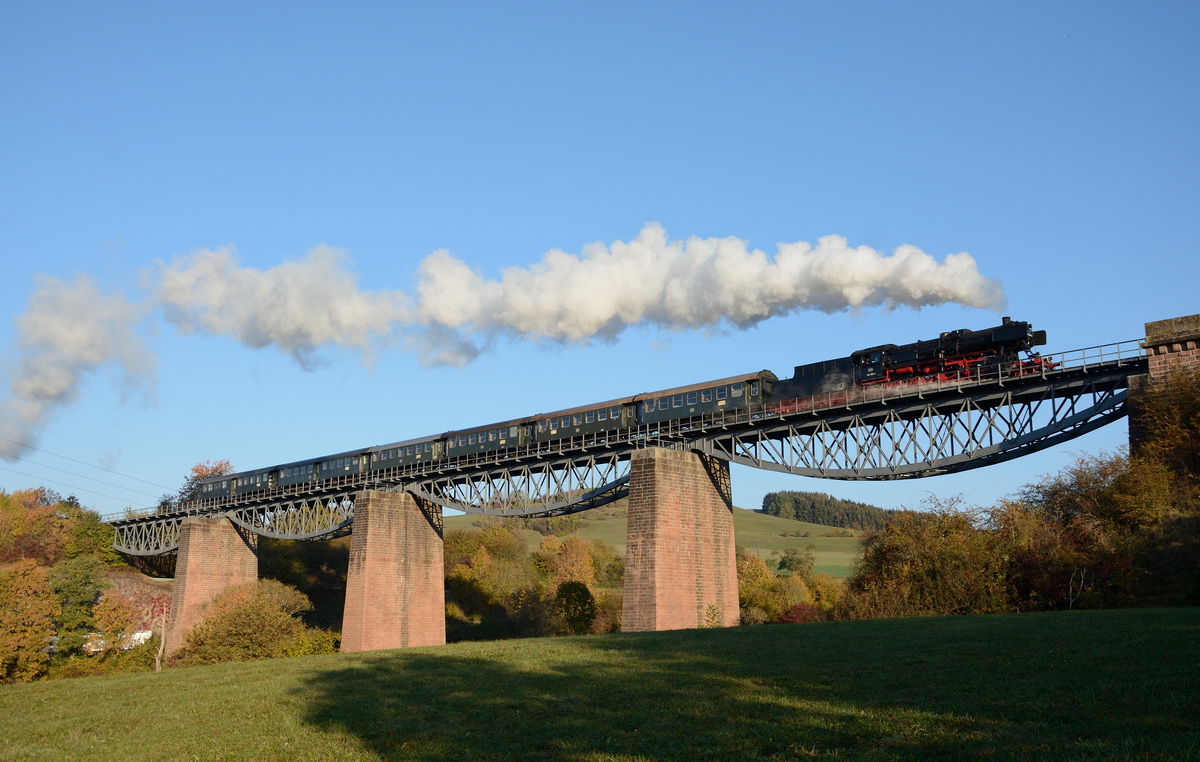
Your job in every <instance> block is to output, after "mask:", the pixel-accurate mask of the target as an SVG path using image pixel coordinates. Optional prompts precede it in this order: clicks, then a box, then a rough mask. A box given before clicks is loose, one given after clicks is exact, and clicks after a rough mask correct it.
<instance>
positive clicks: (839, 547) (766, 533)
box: [445, 508, 861, 577]
mask: <svg viewBox="0 0 1200 762" xmlns="http://www.w3.org/2000/svg"><path fill="white" fill-rule="evenodd" d="M579 517H580V518H581V519H583V520H585V521H587V523H588V525H587V526H586V527H584V528H583V529H581V530H580V531H578V532H576V534H577V535H578V536H579V537H581V538H582V539H584V540H597V539H599V540H604V541H605V542H607V543H608V544H610V545H615V546H616V548H617V550H619V551H620V552H621V554H622V555H624V554H625V519H621V518H612V519H592V518H589V517H588V514H587V513H583V514H580V516H579ZM474 520H475V517H474V516H447V517H446V519H445V525H446V527H447V528H459V529H461V528H465V527H469V526H471V522H472V521H474ZM733 528H734V532H735V534H736V538H737V543H738V545H741V546H743V547H745V548H747V549H749V550H751V551H754V552H755V553H761V554H762V557H763V559H764V560H766V561H770V560H771V553H772V552H780V553H782V552H783V551H784V550H786V549H787V548H800V549H801V550H804V549H806V548H808V546H809V545H812V546H814V547H813V550H812V552H813V557H814V560H815V562H816V569H817V571H823V572H826V573H828V574H830V575H832V576H834V577H845V576H848V575H849V574H850V567H851V565H853V563H854V561H855V559H857V558H858V541H859V535H861V533H860V532H854V535H855V536H853V537H822V536H821V535H827V534H832V533H834V532H836V531H838V530H837V529H836V528H834V527H827V526H821V525H820V524H809V523H807V522H803V521H793V520H791V519H781V518H778V517H777V516H768V515H766V514H763V513H758V512H757V511H747V510H743V509H741V508H735V509H734V513H733ZM795 532H799V533H801V534H804V533H805V532H807V533H808V534H809V535H810V536H809V537H795V536H793V534H794V533H795ZM783 534H787V535H788V536H787V537H783V536H781V535H783ZM525 539H526V541H527V542H528V543H529V546H530V547H531V548H536V547H537V545H538V543H539V542H541V535H539V534H538V533H537V532H534V531H532V530H526V531H525Z"/></svg>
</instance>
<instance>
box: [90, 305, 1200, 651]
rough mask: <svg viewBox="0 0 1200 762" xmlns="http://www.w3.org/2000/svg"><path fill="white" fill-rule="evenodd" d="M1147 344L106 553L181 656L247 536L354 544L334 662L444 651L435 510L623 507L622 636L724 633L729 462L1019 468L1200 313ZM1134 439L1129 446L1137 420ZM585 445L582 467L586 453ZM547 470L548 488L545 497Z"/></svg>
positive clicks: (365, 488) (1193, 352)
mask: <svg viewBox="0 0 1200 762" xmlns="http://www.w3.org/2000/svg"><path fill="white" fill-rule="evenodd" d="M1145 328H1146V336H1145V339H1144V340H1142V341H1140V342H1138V343H1137V344H1135V345H1133V347H1134V348H1133V351H1132V352H1131V351H1130V349H1129V347H1128V346H1126V347H1125V348H1124V349H1123V350H1122V349H1121V346H1122V345H1108V346H1106V347H1097V348H1092V349H1090V350H1077V351H1076V353H1067V354H1066V355H1064V356H1063V357H1061V358H1059V359H1057V360H1056V361H1055V362H1054V363H1051V364H1050V365H1049V366H1047V367H1053V368H1055V369H1056V370H1054V371H1053V372H1046V373H1043V374H1042V377H1041V378H1038V379H1028V378H1021V379H1000V380H999V382H997V381H996V380H990V381H987V382H984V381H982V380H981V381H980V382H979V383H972V384H956V385H955V388H952V389H943V388H938V389H919V390H916V391H914V392H909V393H905V394H903V395H894V394H889V395H887V396H886V397H877V398H866V397H864V398H862V399H858V398H855V399H848V398H846V397H845V396H844V395H843V396H842V397H840V398H838V399H831V400H826V401H825V402H824V403H821V402H820V401H818V400H815V399H814V401H813V403H812V404H811V405H809V406H807V407H806V408H805V409H804V410H803V411H796V410H792V409H787V410H784V409H772V410H770V411H766V412H761V411H760V413H759V414H757V415H747V416H746V417H745V418H744V419H740V418H730V417H728V416H724V417H722V418H720V419H713V420H703V421H691V422H688V423H687V425H684V426H682V427H665V428H663V429H661V430H656V431H655V432H652V434H653V436H650V435H649V434H650V433H651V432H643V433H642V434H638V435H637V437H638V439H637V441H636V442H635V441H633V440H632V439H631V440H630V441H625V442H614V441H613V440H612V439H608V440H606V441H605V442H604V443H603V444H604V447H601V448H600V449H601V450H605V449H607V450H608V451H610V453H611V455H612V457H611V458H608V459H606V456H603V455H601V456H597V455H596V454H595V452H594V450H595V446H596V445H597V443H596V442H594V441H593V442H590V443H589V442H586V441H582V442H579V443H578V446H577V447H576V448H575V450H573V451H572V452H570V453H565V454H564V453H560V454H559V455H560V456H561V457H560V459H559V460H557V461H554V462H552V463H550V464H549V465H547V466H546V467H545V469H546V470H544V471H542V472H533V471H530V468H529V466H528V465H517V464H520V463H521V462H522V458H521V457H519V456H520V455H521V454H520V453H517V454H515V455H514V458H513V462H512V463H509V464H500V463H499V461H497V464H496V467H497V468H503V469H506V470H503V472H502V473H500V474H499V475H497V474H496V473H493V472H488V471H487V469H484V468H482V466H479V464H476V465H477V466H479V467H477V468H475V469H470V468H465V467H464V466H465V465H470V464H459V467H458V468H457V469H452V470H451V471H452V473H449V474H442V475H438V476H434V477H429V478H426V479H425V481H423V482H420V483H418V484H417V485H416V486H415V487H414V486H412V485H413V483H414V482H413V479H412V476H413V475H411V474H397V475H396V478H395V479H394V480H391V481H385V482H379V481H378V480H376V481H375V482H373V483H370V484H366V483H360V484H348V485H345V486H344V488H343V490H342V492H340V493H338V494H334V493H328V494H325V495H322V496H320V497H319V498H318V499H315V500H312V501H308V502H304V501H298V500H292V499H290V498H289V499H288V500H285V499H284V498H275V499H274V502H270V503H269V504H265V503H263V504H256V505H246V506H215V507H208V508H205V507H204V506H201V507H199V508H195V509H192V510H189V511H186V512H184V513H182V514H180V515H178V516H166V517H152V518H146V519H142V520H137V519H130V520H124V521H114V522H113V524H114V526H115V527H116V529H117V540H116V542H115V545H116V547H117V548H118V549H119V550H123V551H125V552H131V553H137V554H142V555H153V554H158V553H163V552H176V551H177V552H178V559H177V564H176V577H175V582H174V588H173V595H172V613H171V621H170V623H169V625H168V629H167V634H166V649H167V651H168V652H171V651H174V650H176V649H177V648H179V646H180V645H182V643H183V641H184V638H185V637H186V635H187V633H188V631H189V630H190V629H191V628H192V626H193V625H194V624H195V623H196V622H197V621H198V619H199V617H200V615H201V613H202V610H203V607H204V605H205V604H206V603H207V602H209V601H211V600H212V599H213V598H214V597H215V596H216V595H218V594H219V593H220V592H222V591H223V590H225V589H227V588H228V587H230V586H233V585H238V584H243V583H247V582H252V581H254V580H256V579H257V577H258V558H257V554H256V535H257V534H266V535H271V536H277V537H311V538H320V537H334V536H341V535H345V534H346V533H348V532H349V533H350V534H351V551H350V566H349V572H348V577H347V589H346V602H345V613H344V617H343V621H342V650H343V651H345V652H352V651H370V650H378V649H387V648H402V647H411V646H425V645H438V644H442V643H444V642H445V639H446V630H445V590H444V582H443V579H444V564H443V555H442V509H443V506H446V507H455V506H462V507H466V508H467V509H468V511H469V512H477V513H484V514H493V515H524V516H535V515H543V516H544V515H555V514H561V513H570V512H573V511H576V510H584V509H587V508H589V507H594V506H596V505H601V504H604V503H605V502H610V501H611V500H614V499H617V498H618V497H623V496H626V495H627V496H628V498H629V521H628V536H627V542H626V566H625V590H624V610H623V614H622V627H623V629H624V630H626V631H652V630H671V629H685V628H693V627H700V626H704V625H705V624H707V623H711V616H712V614H713V613H714V612H719V620H720V624H722V625H724V626H732V625H736V624H737V622H738V614H739V610H738V595H737V576H736V570H735V568H736V567H735V557H734V529H733V514H732V509H733V505H732V499H731V491H730V479H729V463H730V462H735V463H740V464H745V465H750V466H753V467H758V468H769V469H773V470H779V471H785V472H789V473H795V474H802V475H809V476H821V477H827V478H840V479H896V478H908V477H919V476H928V475H933V474H937V473H945V472H947V471H952V470H965V469H968V468H975V467H981V466H986V465H989V464H991V463H995V462H1000V461H1003V460H1007V459H1011V458H1014V457H1020V456H1022V455H1025V454H1029V453H1031V452H1035V451H1037V450H1039V449H1043V448H1045V447H1050V446H1053V445H1055V444H1057V443H1059V442H1061V441H1065V440H1067V439H1070V438H1072V437H1075V436H1079V435H1081V434H1083V433H1086V432H1087V431H1091V430H1094V429H1095V428H1098V427H1100V426H1103V425H1106V424H1108V423H1111V422H1112V421H1114V420H1117V419H1119V418H1120V417H1123V416H1124V415H1126V414H1128V412H1129V409H1130V407H1131V405H1130V404H1128V403H1130V402H1132V403H1133V404H1132V407H1133V408H1136V398H1137V395H1138V394H1139V393H1144V390H1145V389H1146V388H1147V387H1148V386H1150V385H1152V384H1153V383H1155V382H1156V381H1159V380H1161V379H1163V378H1165V377H1166V376H1167V375H1168V374H1170V373H1171V372H1172V371H1173V370H1174V369H1175V368H1180V367H1182V368H1190V369H1193V370H1195V369H1200V315H1192V316H1188V317H1180V318H1173V319H1170V320H1162V321H1157V322H1152V323H1147V324H1146V326H1145ZM1114 347H1115V348H1117V349H1115V350H1114V349H1113V348H1114ZM1005 381H1007V383H1005ZM1039 417H1040V418H1039ZM1130 432H1131V438H1134V439H1136V436H1137V424H1136V420H1131V422H1130ZM589 445H591V446H592V447H591V449H592V450H593V452H591V453H590V454H587V453H588V451H589ZM622 448H623V449H622ZM618 451H619V452H618ZM580 471H584V472H587V473H589V474H600V476H598V477H595V478H594V479H593V480H592V481H589V480H588V477H578V476H577V474H578V472H580ZM485 472H486V473H485ZM552 472H553V474H557V476H555V477H554V478H552V479H549V480H548V481H547V480H546V478H545V474H550V473H552ZM462 473H467V475H462ZM538 473H541V474H542V476H541V477H539V476H538ZM565 473H570V474H575V475H576V476H577V478H576V480H575V481H574V482H572V484H574V485H575V487H576V488H575V489H574V490H572V491H571V494H572V495H574V497H573V498H571V499H570V500H565V501H564V500H563V499H562V495H563V486H564V479H563V478H562V475H563V474H565ZM481 474H482V475H481ZM522 479H523V480H524V481H523V482H522V484H523V485H524V486H523V489H524V490H526V491H528V490H529V486H528V485H529V484H531V483H534V482H538V480H539V479H541V482H542V492H543V493H544V494H543V496H542V498H540V500H541V502H540V503H538V504H537V505H536V506H534V507H532V508H530V507H528V506H526V507H525V508H524V509H522V510H520V511H514V510H513V508H512V507H511V506H512V505H513V503H512V500H511V499H509V500H508V506H509V507H507V508H505V509H503V510H491V509H489V508H488V507H487V506H488V505H489V504H490V503H489V502H488V501H489V500H493V501H494V500H496V498H497V496H498V495H502V494H508V495H509V496H510V497H511V494H512V488H511V486H510V487H497V484H501V485H503V484H508V483H511V482H513V481H514V480H516V481H520V480H522ZM597 484H598V486H597ZM347 490H350V491H347ZM489 490H490V491H489ZM505 490H508V492H507V493H506V492H505ZM489 496H490V497H489ZM452 498H453V499H452ZM261 502H262V501H260V503H261ZM295 515H300V516H309V517H310V518H309V519H308V521H309V522H312V521H316V523H317V524H318V525H319V527H318V528H317V529H313V528H311V527H309V526H308V525H305V526H306V527H308V528H302V529H294V528H293V529H290V530H289V529H287V528H286V526H285V525H286V524H287V522H288V521H290V520H292V519H291V518H289V517H292V516H295ZM314 515H316V516H318V518H316V519H312V518H311V517H312V516H314ZM351 525H352V530H353V531H352V532H351ZM147 538H149V539H147ZM706 619H708V621H706Z"/></svg>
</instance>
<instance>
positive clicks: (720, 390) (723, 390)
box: [717, 386, 729, 400]
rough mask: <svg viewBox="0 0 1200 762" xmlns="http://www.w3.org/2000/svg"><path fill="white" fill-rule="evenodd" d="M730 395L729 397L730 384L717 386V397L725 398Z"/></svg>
mask: <svg viewBox="0 0 1200 762" xmlns="http://www.w3.org/2000/svg"><path fill="white" fill-rule="evenodd" d="M728 397H729V387H728V386H718V387H717V399H719V400H723V399H726V398H728Z"/></svg>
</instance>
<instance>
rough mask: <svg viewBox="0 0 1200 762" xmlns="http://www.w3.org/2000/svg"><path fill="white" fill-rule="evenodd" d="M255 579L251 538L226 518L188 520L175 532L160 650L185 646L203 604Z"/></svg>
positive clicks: (254, 548)
mask: <svg viewBox="0 0 1200 762" xmlns="http://www.w3.org/2000/svg"><path fill="white" fill-rule="evenodd" d="M257 580H258V550H257V543H256V537H255V535H253V534H251V533H249V532H245V531H243V530H241V529H239V528H238V527H237V526H236V525H235V524H234V523H233V522H231V521H230V520H229V519H226V518H210V517H206V516H188V517H187V518H185V519H184V520H183V524H182V525H181V526H180V529H179V558H178V560H177V561H176V563H175V584H174V586H173V587H172V590H171V620H170V622H169V623H168V625H167V634H166V642H165V643H164V646H163V647H164V650H165V652H166V653H167V654H171V653H173V652H175V651H176V650H178V649H179V647H180V646H182V645H183V641H184V639H185V638H186V637H187V634H188V632H190V631H191V629H192V627H194V626H195V624H196V622H198V621H199V620H200V617H201V613H202V611H203V608H204V605H205V604H207V603H208V602H209V601H211V600H212V599H213V598H216V597H217V596H218V595H220V594H221V593H223V592H225V590H227V589H228V588H231V587H234V586H236V585H242V584H246V583H248V582H255V581H257Z"/></svg>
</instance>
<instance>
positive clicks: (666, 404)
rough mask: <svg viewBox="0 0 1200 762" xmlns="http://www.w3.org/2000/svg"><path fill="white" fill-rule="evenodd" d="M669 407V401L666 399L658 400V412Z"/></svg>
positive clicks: (660, 398)
mask: <svg viewBox="0 0 1200 762" xmlns="http://www.w3.org/2000/svg"><path fill="white" fill-rule="evenodd" d="M670 407H671V400H669V399H667V398H666V397H659V398H658V409H659V410H667V409H669V408H670Z"/></svg>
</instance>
